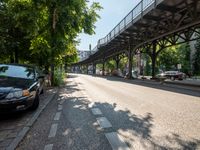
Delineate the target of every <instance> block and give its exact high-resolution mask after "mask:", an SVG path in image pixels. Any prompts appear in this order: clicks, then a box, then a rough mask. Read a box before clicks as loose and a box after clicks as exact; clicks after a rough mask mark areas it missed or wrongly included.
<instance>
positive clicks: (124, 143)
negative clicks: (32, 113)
mask: <svg viewBox="0 0 200 150" xmlns="http://www.w3.org/2000/svg"><path fill="white" fill-rule="evenodd" d="M199 102H200V93H199V91H195V90H194V91H191V90H186V89H178V88H177V87H175V88H174V87H168V86H165V85H160V84H155V85H153V84H149V83H143V82H142V81H134V80H133V81H132V82H129V81H128V80H124V79H120V78H112V77H96V76H88V75H77V74H70V75H69V77H68V79H67V84H66V85H65V86H64V87H61V88H60V92H59V95H58V97H57V98H55V99H53V100H52V101H51V102H50V103H49V104H48V105H47V107H46V108H45V110H44V112H42V114H41V115H40V117H39V118H38V119H37V121H36V122H35V124H34V125H33V127H32V128H31V129H30V131H29V132H28V134H27V135H26V137H25V138H24V140H23V141H22V142H21V143H20V144H19V146H18V148H17V150H26V149H29V150H31V149H33V150H34V149H42V150H43V149H45V150H51V149H63V150H64V149H70V150H76V149H80V150H82V149H87V150H88V149H91V150H94V149H95V150H96V149H97V150H102V149H105V150H109V149H139V150H140V149H200V103H199Z"/></svg>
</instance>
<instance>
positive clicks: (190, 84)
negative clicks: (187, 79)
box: [164, 81, 200, 88]
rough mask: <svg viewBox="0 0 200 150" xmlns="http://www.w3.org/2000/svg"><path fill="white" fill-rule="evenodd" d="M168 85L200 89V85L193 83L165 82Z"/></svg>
mask: <svg viewBox="0 0 200 150" xmlns="http://www.w3.org/2000/svg"><path fill="white" fill-rule="evenodd" d="M164 83H166V84H175V85H182V86H188V87H199V88H200V85H198V84H192V83H184V82H183V83H181V82H170V81H164Z"/></svg>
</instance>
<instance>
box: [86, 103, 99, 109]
mask: <svg viewBox="0 0 200 150" xmlns="http://www.w3.org/2000/svg"><path fill="white" fill-rule="evenodd" d="M96 106H97V105H96V104H95V103H94V102H92V103H90V104H89V105H88V107H89V108H93V107H96Z"/></svg>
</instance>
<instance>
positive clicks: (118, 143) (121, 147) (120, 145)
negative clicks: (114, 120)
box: [105, 132, 129, 150]
mask: <svg viewBox="0 0 200 150" xmlns="http://www.w3.org/2000/svg"><path fill="white" fill-rule="evenodd" d="M105 136H106V138H107V139H108V141H109V143H110V145H111V147H112V149H113V150H129V148H128V146H127V144H126V143H125V142H124V140H123V139H122V138H121V137H120V136H119V135H118V134H117V133H116V132H111V133H106V134H105Z"/></svg>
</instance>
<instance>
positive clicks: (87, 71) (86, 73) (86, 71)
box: [86, 64, 88, 74]
mask: <svg viewBox="0 0 200 150" xmlns="http://www.w3.org/2000/svg"><path fill="white" fill-rule="evenodd" d="M86 74H88V64H87V65H86Z"/></svg>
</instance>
